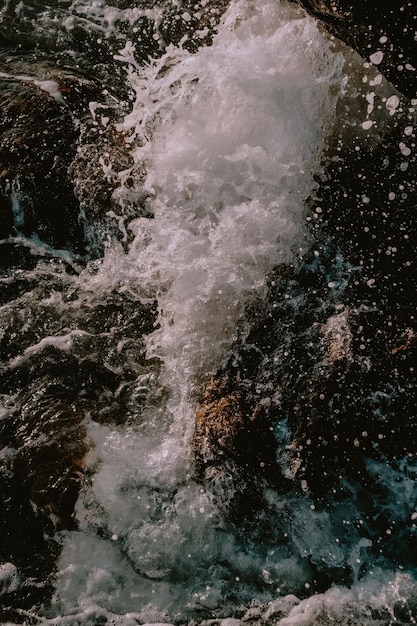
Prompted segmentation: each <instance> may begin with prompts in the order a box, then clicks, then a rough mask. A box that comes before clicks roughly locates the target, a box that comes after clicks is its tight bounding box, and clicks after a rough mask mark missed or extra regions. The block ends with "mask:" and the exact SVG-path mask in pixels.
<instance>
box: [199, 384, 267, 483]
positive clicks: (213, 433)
mask: <svg viewBox="0 0 417 626" xmlns="http://www.w3.org/2000/svg"><path fill="white" fill-rule="evenodd" d="M193 445H194V450H195V458H196V462H197V465H198V468H199V473H203V474H204V473H207V470H208V468H210V467H216V466H217V467H221V466H222V464H223V462H224V459H225V458H227V459H232V460H233V461H234V462H235V463H236V464H237V466H239V467H242V468H245V469H246V470H247V471H248V472H249V473H253V472H255V473H256V474H260V475H265V474H267V473H268V472H270V471H271V468H272V467H273V466H274V464H275V460H276V441H275V438H274V436H273V433H272V432H271V428H270V424H269V423H268V421H267V420H266V416H265V412H264V410H263V408H262V405H261V404H259V403H258V404H255V402H254V398H253V396H252V395H251V394H249V393H248V392H247V390H246V391H244V385H240V386H239V385H236V384H233V385H232V384H231V381H230V380H228V379H227V378H226V377H219V378H213V379H212V380H211V381H210V383H209V385H208V386H207V387H206V389H205V391H204V395H203V402H202V406H201V409H200V411H199V413H198V415H197V419H196V427H195V432H194V438H193Z"/></svg>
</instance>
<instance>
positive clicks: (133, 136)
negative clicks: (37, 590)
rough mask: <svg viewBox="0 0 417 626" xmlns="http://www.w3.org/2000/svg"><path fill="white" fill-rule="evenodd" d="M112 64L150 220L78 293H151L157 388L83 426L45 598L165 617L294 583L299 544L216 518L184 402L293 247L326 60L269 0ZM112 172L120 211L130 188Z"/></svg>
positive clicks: (328, 105) (312, 158)
mask: <svg viewBox="0 0 417 626" xmlns="http://www.w3.org/2000/svg"><path fill="white" fill-rule="evenodd" d="M118 59H119V60H120V61H121V62H122V63H124V64H126V68H127V77H128V81H129V83H130V85H131V88H132V90H133V92H134V94H135V100H134V103H133V106H132V110H131V112H130V114H129V115H128V116H127V117H126V119H125V120H124V121H123V123H122V124H121V125H120V130H121V131H123V132H125V133H126V136H127V137H128V141H129V142H130V145H131V150H132V155H133V157H134V162H135V165H134V168H133V172H132V171H130V172H129V173H128V174H129V175H130V174H133V177H134V179H135V180H138V179H140V180H141V188H140V189H138V190H136V193H137V194H138V198H139V197H140V198H143V197H144V195H145V196H146V198H147V200H146V202H147V208H148V210H149V211H150V212H151V213H152V214H153V216H154V217H153V219H144V218H138V219H136V220H134V221H131V222H130V223H129V225H128V229H129V231H130V232H129V237H130V239H131V241H132V243H131V244H130V245H129V247H128V250H127V251H126V247H124V248H123V247H122V246H121V245H118V244H116V243H114V242H113V243H112V244H111V245H109V247H108V250H107V252H106V255H105V257H104V259H103V262H102V263H101V265H100V266H99V268H98V270H97V271H95V272H86V273H85V274H84V275H83V276H82V281H83V287H82V289H84V290H85V292H86V293H87V292H91V293H93V292H96V293H97V292H100V290H103V289H109V286H111V287H112V288H117V289H118V290H121V291H128V292H129V293H130V294H132V297H135V298H137V300H138V301H139V300H141V301H143V300H144V299H154V298H156V299H157V301H158V307H159V317H158V328H156V329H155V331H154V332H153V333H152V334H151V335H150V336H149V338H148V341H147V352H148V357H149V358H151V357H152V358H156V359H157V360H158V361H159V362H160V364H161V365H160V371H159V376H158V378H157V381H156V382H155V381H154V382H153V383H152V381H151V382H150V378H151V377H150V376H147V378H146V379H145V378H141V379H138V382H137V386H138V388H139V387H140V388H142V387H144V386H145V387H146V388H147V389H148V392H149V393H148V399H147V406H139V405H138V407H137V419H136V420H134V421H133V423H131V425H130V426H129V427H128V428H123V429H116V428H110V427H107V426H102V425H97V424H94V423H92V422H91V423H89V424H87V427H88V430H89V433H90V436H91V438H92V440H93V441H94V443H95V454H96V457H97V458H98V459H99V467H98V469H97V471H96V473H95V475H94V479H93V481H92V485H91V488H89V489H88V490H86V492H85V493H84V494H83V497H81V498H80V500H79V502H78V505H77V516H78V520H79V525H80V526H79V530H78V531H77V532H72V533H69V534H67V535H66V536H65V539H64V542H63V552H62V556H61V559H60V563H59V568H60V572H59V575H58V585H57V592H56V599H55V608H56V610H57V611H59V612H60V613H61V614H69V613H73V612H77V611H78V612H79V611H81V612H83V611H84V612H85V615H86V614H87V613H88V612H90V613H91V611H94V610H95V608H97V607H100V610H107V611H111V612H112V613H120V614H127V613H128V612H129V611H138V612H140V614H141V615H142V618H141V619H145V620H146V619H147V620H148V621H156V620H157V619H163V618H164V617H166V615H167V614H168V615H169V616H175V617H176V619H181V617H182V618H184V616H186V615H187V614H188V613H187V611H191V612H192V611H193V610H197V609H207V610H214V609H219V608H221V607H222V606H225V603H227V602H232V603H233V602H238V601H248V600H249V599H250V598H251V597H253V595H254V593H255V589H257V592H256V593H257V594H258V597H261V596H262V594H266V595H265V598H268V597H269V596H268V594H269V593H271V592H276V589H278V588H279V589H280V590H281V592H285V591H290V590H291V585H295V586H296V585H297V584H301V585H303V584H304V581H305V580H306V577H307V578H308V575H309V574H308V572H307V570H306V567H305V565H304V561H303V557H305V554H304V553H303V548H300V550H299V553H297V554H292V553H290V551H289V549H288V547H287V546H286V545H285V541H280V540H278V539H277V547H276V550H274V551H272V553H269V552H268V554H265V551H263V550H262V548H259V549H255V550H252V551H251V549H250V548H249V547H244V546H243V545H242V544H241V543H240V542H239V540H238V539H236V537H235V536H234V535H233V534H232V533H231V532H229V531H228V530H227V529H226V528H225V527H224V525H223V522H222V520H221V518H220V516H219V514H218V511H217V510H216V507H215V505H214V504H213V502H212V501H211V499H210V496H209V495H208V494H207V493H206V492H205V491H204V490H203V489H202V488H201V486H200V485H198V484H196V483H195V482H194V481H193V479H192V476H191V470H190V462H189V451H188V450H189V441H190V437H191V433H192V431H193V428H194V418H195V414H196V400H195V398H196V397H197V395H198V391H199V390H200V388H201V385H203V384H204V383H205V382H207V380H208V379H209V377H210V375H211V374H212V373H213V372H214V371H216V369H217V368H218V367H219V366H220V365H221V364H222V361H223V359H224V358H225V355H226V353H227V349H228V348H229V347H230V345H231V343H232V342H233V340H234V338H235V337H236V334H237V333H238V332H244V322H243V317H244V312H245V308H246V306H247V305H248V303H249V302H250V300H251V298H253V297H254V295H257V296H258V297H259V296H260V295H262V290H263V288H264V285H265V279H266V277H267V275H268V273H269V272H270V270H271V269H272V268H273V267H274V266H275V265H276V264H279V263H287V262H293V261H294V260H295V259H296V258H297V256H298V255H299V254H300V251H302V250H303V249H304V248H305V246H306V245H308V242H307V238H306V230H305V226H304V202H305V199H306V198H307V196H308V195H309V193H311V191H312V188H313V173H314V172H315V171H317V169H318V168H319V156H320V149H321V146H322V143H323V141H324V139H325V136H326V132H328V129H329V125H330V123H331V118H332V114H333V111H334V106H335V100H336V97H337V93H338V91H339V89H340V86H341V82H342V78H341V67H342V61H341V57H340V56H339V55H338V54H335V53H334V52H332V51H331V49H330V44H329V43H328V42H327V41H326V40H325V39H324V38H323V36H322V34H320V32H319V31H318V29H317V28H316V26H315V24H314V22H313V21H312V20H310V19H309V18H306V17H305V16H304V15H303V14H300V13H299V12H297V10H296V9H294V8H293V7H290V6H287V5H286V4H284V3H281V2H276V0H263V1H262V2H258V3H256V4H255V3H253V2H251V1H249V0H243V1H238V2H234V3H232V5H231V7H230V9H229V11H228V12H227V14H226V16H225V19H224V22H223V24H222V25H221V27H220V30H219V33H218V35H217V36H216V38H215V41H214V44H213V45H212V46H211V47H206V48H201V49H200V50H199V51H198V52H197V53H196V54H194V55H191V54H189V53H187V52H186V51H184V50H183V49H182V48H181V47H178V48H174V47H170V48H168V50H167V51H166V54H165V55H164V56H163V57H162V58H161V59H159V60H158V61H155V62H153V63H151V64H150V65H149V66H148V67H146V68H145V69H140V68H139V67H138V65H137V64H136V61H135V48H134V44H133V43H129V44H127V45H126V46H125V47H124V49H123V50H121V51H120V53H119V55H118ZM107 167H108V168H109V172H110V170H111V163H110V164H109V163H107ZM126 179H127V173H126V172H125V173H123V174H122V177H121V186H120V189H119V190H118V192H117V193H118V197H119V199H120V201H121V207H123V197H124V194H126V198H127V197H128V198H129V201H131V198H132V189H131V188H130V189H128V188H127V187H124V185H123V181H124V180H126ZM121 210H122V208H121ZM155 389H158V390H159V392H158V393H156V392H155ZM161 390H163V392H161ZM141 397H143V394H141ZM276 506H277V507H278V508H279V505H278V504H276ZM312 523H313V525H314V524H315V523H316V520H313V522H312ZM300 541H301V540H300ZM318 544H320V545H317V546H316V548H314V546H313V548H312V550H313V552H314V550H316V549H317V553H318V554H321V553H322V552H323V550H324V551H327V552H328V551H332V553H331V554H330V553H329V555H328V556H327V557H326V558H328V559H330V560H331V559H334V560H335V562H336V561H337V562H338V561H339V560H340V558H341V557H340V555H339V554H336V552H337V550H336V549H335V548H333V547H332V548H328V547H327V539H323V540H322V541H318ZM314 558H315V557H314V554H313V560H314ZM318 558H321V557H318V556H317V559H318ZM296 581H298V582H296ZM260 589H261V591H260ZM262 589H266V591H265V590H264V591H262ZM126 619H127V618H126ZM126 623H127V622H126Z"/></svg>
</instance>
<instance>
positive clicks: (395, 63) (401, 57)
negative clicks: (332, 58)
mask: <svg viewBox="0 0 417 626" xmlns="http://www.w3.org/2000/svg"><path fill="white" fill-rule="evenodd" d="M298 1H299V3H300V4H301V6H303V7H304V8H305V9H306V10H307V11H308V12H309V13H311V14H312V15H313V16H314V17H316V18H317V19H319V20H320V21H322V22H323V23H324V24H325V25H326V28H327V29H328V30H329V31H330V32H331V33H332V34H333V35H335V36H336V37H338V38H339V39H341V40H342V41H344V42H345V43H347V44H348V45H349V46H351V47H352V48H354V49H355V50H356V51H357V52H359V54H360V55H361V56H363V57H364V58H365V59H369V60H370V61H371V62H372V63H374V64H376V65H377V66H378V68H379V69H380V71H381V72H382V73H383V74H384V75H385V76H386V78H387V79H388V80H389V81H390V82H391V83H392V84H393V85H394V86H395V87H396V88H397V89H398V90H399V91H400V92H401V93H403V94H404V95H406V96H407V97H409V98H415V97H416V96H417V45H416V41H415V32H416V30H417V9H416V6H415V3H414V2H406V1H405V0H404V1H401V0H398V1H394V0H392V1H390V2H380V0H366V1H364V0H298Z"/></svg>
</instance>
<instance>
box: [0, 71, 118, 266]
mask: <svg viewBox="0 0 417 626" xmlns="http://www.w3.org/2000/svg"><path fill="white" fill-rule="evenodd" d="M8 61H10V59H9V60H8ZM0 68H1V70H5V71H2V72H1V74H0V105H1V107H2V119H1V121H0V215H1V218H2V220H1V226H0V237H1V238H7V237H10V236H19V235H23V236H24V237H29V238H31V237H32V238H33V237H35V238H37V239H38V240H41V241H43V242H45V243H46V244H47V245H50V246H52V247H55V248H65V249H67V250H72V251H73V252H76V253H81V254H83V253H85V251H86V247H87V246H88V243H89V236H88V226H90V227H91V225H92V224H94V223H95V222H96V220H97V218H98V216H99V217H100V218H101V219H102V220H103V219H104V217H105V214H106V212H107V211H108V210H109V209H110V208H111V207H112V206H113V205H112V199H111V198H112V191H113V190H114V188H115V186H116V182H115V180H114V179H111V178H110V177H109V176H108V174H107V173H106V171H105V168H103V163H102V161H101V159H103V157H104V156H105V155H106V154H107V155H108V157H109V158H113V160H116V159H115V158H114V157H115V153H117V162H118V164H119V165H118V167H115V168H114V172H115V173H114V176H115V175H116V173H117V171H120V170H121V169H125V168H127V166H128V163H129V157H128V156H127V153H128V150H127V147H126V144H125V142H124V139H123V136H122V135H121V134H120V133H117V132H116V131H115V128H114V124H113V123H112V122H111V119H112V120H113V122H114V104H113V105H112V106H110V109H109V108H108V107H107V106H106V97H105V96H103V94H102V89H101V88H100V86H99V85H98V84H97V83H95V82H94V81H91V80H86V79H84V78H82V77H80V76H76V75H74V74H72V73H68V72H65V71H62V70H57V69H56V68H53V67H50V66H48V65H47V64H33V63H29V62H24V61H22V60H20V61H19V60H16V59H14V63H10V62H3V63H1V59H0ZM12 70H13V71H12ZM92 101H93V102H95V103H96V107H98V108H100V112H101V115H102V117H104V116H105V115H106V114H107V124H106V126H105V127H104V126H103V125H102V124H100V127H99V124H98V122H96V120H95V119H93V118H92V117H91V111H90V108H91V105H90V102H92ZM81 151H82V153H83V157H81V156H80V152H81ZM87 163H88V166H86V164H87ZM93 206H94V211H93V210H92V207H93ZM97 207H100V209H98V208H97ZM90 251H91V247H90Z"/></svg>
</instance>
